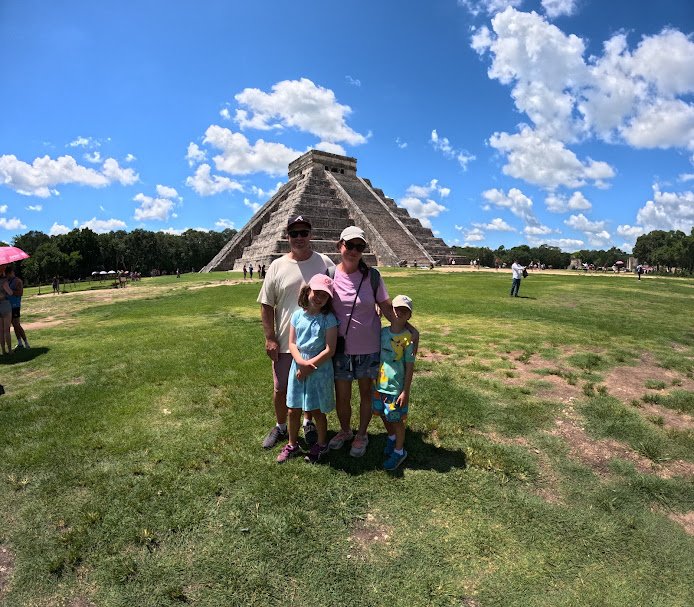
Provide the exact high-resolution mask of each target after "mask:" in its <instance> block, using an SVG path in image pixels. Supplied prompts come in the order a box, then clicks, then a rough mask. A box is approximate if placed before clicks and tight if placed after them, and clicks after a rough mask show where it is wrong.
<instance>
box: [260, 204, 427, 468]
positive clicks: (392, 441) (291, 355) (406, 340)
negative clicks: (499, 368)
mask: <svg viewBox="0 0 694 607" xmlns="http://www.w3.org/2000/svg"><path fill="white" fill-rule="evenodd" d="M311 233H312V225H311V222H310V221H309V220H308V219H307V218H306V217H304V216H302V215H298V216H294V217H290V218H289V220H288V222H287V238H288V240H289V246H290V252H289V253H287V254H286V255H284V256H282V257H280V258H279V259H276V260H275V261H273V262H272V263H271V264H270V266H269V267H268V270H267V275H266V277H265V281H264V283H263V286H262V289H261V291H260V294H259V296H258V302H259V303H260V305H261V318H262V322H263V331H264V333H265V350H266V352H267V355H268V356H269V357H270V359H271V360H272V370H273V381H274V392H273V403H274V408H275V417H276V422H277V423H276V425H275V426H274V427H273V428H272V430H270V432H269V433H268V434H267V436H266V437H265V439H264V441H263V447H265V448H266V449H270V448H272V447H274V446H275V445H277V444H278V443H281V442H284V441H287V443H286V445H284V446H283V448H282V450H281V452H280V454H279V455H278V456H277V461H278V462H280V463H283V462H286V461H287V460H288V459H290V458H292V457H296V456H298V455H303V454H304V451H303V449H302V447H301V445H300V443H299V431H300V428H301V427H303V434H304V439H305V442H306V444H307V446H308V447H309V451H308V453H307V454H306V455H305V459H306V461H308V462H310V463H315V462H318V461H319V460H320V459H321V458H323V457H324V456H326V455H327V454H328V452H329V451H330V450H331V449H341V448H342V447H343V445H345V444H346V443H351V445H350V455H352V456H353V457H361V456H363V455H364V453H365V452H366V449H367V446H368V443H369V437H368V433H367V429H368V426H369V422H370V421H371V417H372V415H378V416H380V417H381V419H382V420H383V423H384V425H385V428H386V430H387V433H388V439H387V441H386V447H385V450H384V457H385V459H384V464H383V467H384V468H385V469H386V470H394V469H396V468H397V467H398V466H399V465H400V464H401V463H402V462H403V461H404V460H405V458H406V457H407V451H406V450H405V423H406V419H407V414H408V409H409V400H410V389H411V385H412V377H413V373H414V362H415V355H416V351H417V342H418V339H419V333H418V332H417V330H416V329H415V328H414V327H413V326H412V325H411V324H410V322H409V321H410V318H411V316H412V310H413V303H412V300H411V299H410V298H409V297H407V296H406V295H398V296H397V297H395V298H394V299H393V300H391V299H390V297H389V295H388V291H387V290H386V286H385V284H384V282H383V279H382V278H381V276H380V274H379V273H378V271H377V270H376V269H375V268H370V267H368V266H367V265H366V263H365V262H364V260H363V259H362V256H363V253H364V251H365V250H366V247H367V242H366V236H365V234H364V231H363V230H362V229H360V228H359V227H357V226H349V227H347V228H345V229H344V230H343V231H342V233H341V234H340V238H339V240H338V242H337V250H338V252H339V254H340V260H339V263H338V264H337V265H335V264H334V263H333V262H332V260H331V259H330V258H329V257H328V256H326V255H322V254H320V253H317V252H314V251H313V250H312V248H311ZM381 315H383V316H384V317H385V318H386V319H387V320H388V321H389V322H390V326H389V327H383V328H382V327H381ZM355 381H356V382H357V386H358V388H359V401H360V405H359V426H358V429H357V431H356V433H355V432H354V431H353V430H352V421H351V420H352V406H351V397H352V384H353V382H355ZM333 410H336V411H337V418H338V420H339V424H340V430H339V431H338V432H337V434H335V435H334V436H333V437H332V438H331V439H330V440H329V441H328V420H327V414H329V413H331V412H332V411H333ZM302 415H303V424H302Z"/></svg>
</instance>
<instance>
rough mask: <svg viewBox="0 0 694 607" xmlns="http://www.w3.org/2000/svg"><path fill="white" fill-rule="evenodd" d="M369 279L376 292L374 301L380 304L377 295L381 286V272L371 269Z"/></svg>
mask: <svg viewBox="0 0 694 607" xmlns="http://www.w3.org/2000/svg"><path fill="white" fill-rule="evenodd" d="M369 279H370V280H371V288H372V289H373V291H374V301H375V302H376V303H378V300H377V299H376V293H377V292H378V286H379V285H380V284H381V274H380V272H379V271H378V270H377V269H376V268H369Z"/></svg>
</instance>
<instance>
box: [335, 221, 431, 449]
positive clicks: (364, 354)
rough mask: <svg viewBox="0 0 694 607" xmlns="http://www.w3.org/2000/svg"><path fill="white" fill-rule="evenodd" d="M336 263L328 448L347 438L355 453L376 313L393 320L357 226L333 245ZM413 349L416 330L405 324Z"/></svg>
mask: <svg viewBox="0 0 694 607" xmlns="http://www.w3.org/2000/svg"><path fill="white" fill-rule="evenodd" d="M337 249H338V251H339V252H340V258H341V261H340V263H339V264H338V265H337V266H336V267H335V270H334V281H333V308H334V311H335V316H337V320H338V321H339V322H340V326H339V329H338V335H339V336H340V338H342V339H339V338H338V346H337V351H336V352H335V357H334V358H333V364H334V366H335V397H336V405H337V417H338V419H339V421H340V431H339V432H338V433H337V434H336V435H335V436H334V437H333V438H332V440H331V441H330V443H329V445H330V448H331V449H340V448H342V446H343V445H344V444H345V442H347V441H352V446H351V449H350V452H349V453H350V455H351V456H352V457H361V456H362V455H364V453H365V452H366V447H367V445H368V444H369V437H368V434H367V429H368V427H369V422H370V421H371V400H372V393H373V381H374V380H375V379H377V377H378V372H379V361H380V353H381V342H380V340H381V319H380V317H379V316H378V313H377V312H376V304H378V306H379V308H380V311H381V312H382V313H383V315H384V316H385V317H386V318H387V319H388V320H389V321H391V322H393V321H394V320H395V319H396V316H395V313H394V312H393V305H392V302H391V301H390V298H389V297H388V291H387V290H386V286H385V284H384V283H383V279H382V278H381V275H380V274H379V273H378V271H377V270H376V269H375V268H369V266H367V265H366V263H365V262H364V260H363V259H362V255H363V254H364V250H365V249H366V236H365V235H364V231H363V230H362V229H361V228H358V227H357V226H349V227H347V228H345V229H344V230H343V231H342V234H340V240H339V241H338V243H337ZM407 328H408V329H409V330H410V332H411V333H412V335H413V341H414V343H415V350H416V344H417V340H418V338H419V333H418V332H417V331H416V330H415V329H414V327H412V326H411V325H410V324H409V323H408V325H407ZM354 381H356V382H357V385H358V386H359V428H358V430H357V433H356V435H355V434H354V432H353V431H352V405H351V400H352V382H354Z"/></svg>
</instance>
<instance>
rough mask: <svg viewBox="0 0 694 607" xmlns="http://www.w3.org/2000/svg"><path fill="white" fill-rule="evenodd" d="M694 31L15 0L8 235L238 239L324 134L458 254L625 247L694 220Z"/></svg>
mask: <svg viewBox="0 0 694 607" xmlns="http://www.w3.org/2000/svg"><path fill="white" fill-rule="evenodd" d="M637 6H638V8H636V7H637ZM693 32H694V4H692V3H691V2H690V1H688V0H660V1H659V2H645V1H644V2H639V3H638V4H637V5H636V4H635V3H634V2H633V0H631V1H628V0H624V1H623V0H610V2H598V1H597V0H542V1H540V0H537V1H530V0H525V1H524V0H431V1H427V2H424V1H415V0H379V1H374V0H353V1H352V2H348V3H332V4H330V3H328V4H326V3H324V2H317V1H314V0H303V1H302V2H299V3H290V2H282V1H279V0H275V1H266V0H254V1H253V2H240V1H226V2H222V1H204V0H201V1H200V2H195V3H193V2H184V1H175V2H171V1H169V2H164V1H160V0H140V1H138V2H132V1H127V0H126V1H124V0H120V1H119V2H115V1H111V0H102V1H100V2H93V1H89V2H87V1H76V0H66V1H65V2H59V3H58V2H38V1H36V0H22V1H21V2H19V1H10V0H5V1H0V74H2V76H1V80H0V82H1V83H2V89H1V91H0V93H1V94H0V240H5V241H9V240H10V239H11V238H12V237H13V236H14V235H16V234H22V233H24V232H26V231H28V230H41V231H43V232H46V233H50V234H58V233H63V232H66V231H68V230H70V229H73V228H74V227H85V226H87V227H91V228H92V229H94V230H95V231H98V232H102V231H109V230H111V229H125V230H132V229H135V228H145V229H149V230H164V231H169V232H173V233H180V232H182V231H183V230H185V229H188V228H203V229H217V230H219V229H223V228H225V227H235V228H237V229H240V228H241V227H242V226H243V225H244V224H245V223H246V222H247V221H248V220H249V219H250V218H251V217H252V215H253V213H254V211H255V209H257V208H258V206H259V205H260V204H262V203H264V202H265V201H266V200H267V199H268V198H269V197H270V196H271V195H272V193H273V192H274V191H275V190H276V188H277V187H278V184H279V183H282V182H284V181H286V179H287V174H286V173H287V164H288V162H289V161H291V160H292V159H293V158H295V157H297V156H298V155H300V154H302V153H304V152H305V151H306V150H307V149H311V148H316V147H317V148H320V149H324V150H327V151H333V152H336V153H344V154H347V155H349V156H354V157H356V158H357V159H358V165H357V167H358V173H359V174H360V175H361V176H363V177H368V178H369V179H371V181H372V182H373V183H374V185H375V186H377V187H380V188H382V189H383V190H384V191H385V192H386V194H388V195H389V196H391V197H392V198H394V199H395V200H396V201H397V202H398V203H399V204H401V205H402V206H405V207H406V208H408V209H409V210H410V213H411V214H412V215H414V216H416V217H419V218H420V219H421V220H422V222H423V223H425V224H426V225H430V226H431V227H432V229H433V230H434V231H435V233H436V234H437V235H439V236H440V237H442V238H443V239H445V240H446V242H448V243H449V244H471V245H475V246H489V247H492V248H496V247H497V246H499V245H500V244H504V245H505V246H507V247H510V246H514V245H517V244H523V243H527V244H530V245H537V244H541V243H548V244H553V245H557V246H560V247H561V248H562V249H563V250H566V251H572V250H576V249H580V248H608V247H610V246H612V245H615V246H618V247H621V248H623V249H625V250H627V251H630V250H631V246H632V245H633V243H634V242H635V240H636V238H637V236H638V235H639V234H641V233H644V232H649V231H651V230H653V229H666V230H668V229H681V230H684V231H686V232H689V231H690V230H691V227H692V226H693V225H694V192H693V190H694V41H693V38H692V33H693Z"/></svg>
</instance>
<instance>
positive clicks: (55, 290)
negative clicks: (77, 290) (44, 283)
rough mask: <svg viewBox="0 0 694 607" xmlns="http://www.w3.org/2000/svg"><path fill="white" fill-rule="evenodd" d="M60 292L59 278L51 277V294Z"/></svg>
mask: <svg viewBox="0 0 694 607" xmlns="http://www.w3.org/2000/svg"><path fill="white" fill-rule="evenodd" d="M56 293H58V294H60V280H59V279H58V277H57V276H54V277H53V295H55V294H56Z"/></svg>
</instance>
